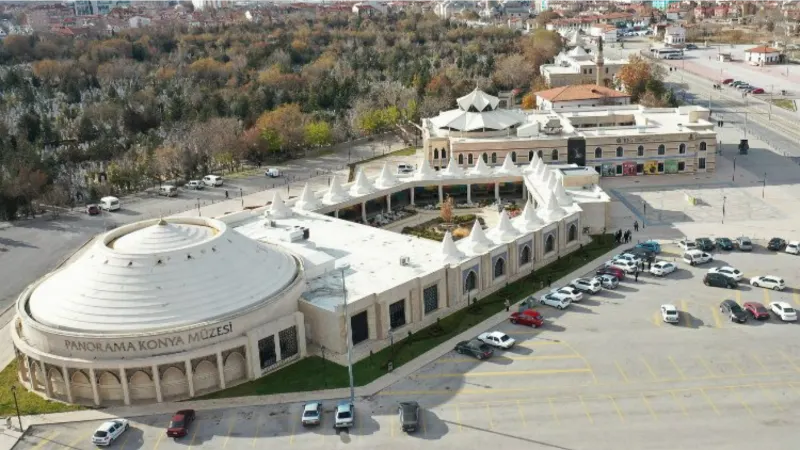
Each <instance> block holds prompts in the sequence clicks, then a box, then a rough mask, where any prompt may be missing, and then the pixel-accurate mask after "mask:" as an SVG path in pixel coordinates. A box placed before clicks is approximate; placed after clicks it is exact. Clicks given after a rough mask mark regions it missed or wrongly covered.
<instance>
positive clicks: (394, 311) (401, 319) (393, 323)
mask: <svg viewBox="0 0 800 450" xmlns="http://www.w3.org/2000/svg"><path fill="white" fill-rule="evenodd" d="M405 324H406V299H403V300H400V301H399V302H394V303H392V304H391V305H389V328H392V329H394V328H398V327H402V326H403V325H405Z"/></svg>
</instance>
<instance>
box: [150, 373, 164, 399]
mask: <svg viewBox="0 0 800 450" xmlns="http://www.w3.org/2000/svg"><path fill="white" fill-rule="evenodd" d="M150 370H152V371H153V384H155V386H156V401H157V402H158V403H161V402H163V401H164V397H162V396H161V374H160V373H158V366H153V367H151V369H150Z"/></svg>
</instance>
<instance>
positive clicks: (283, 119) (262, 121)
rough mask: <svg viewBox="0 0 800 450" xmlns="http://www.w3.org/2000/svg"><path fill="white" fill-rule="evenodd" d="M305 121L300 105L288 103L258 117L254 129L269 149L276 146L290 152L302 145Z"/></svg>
mask: <svg viewBox="0 0 800 450" xmlns="http://www.w3.org/2000/svg"><path fill="white" fill-rule="evenodd" d="M306 121H307V117H306V115H305V114H303V112H302V111H300V105H298V104H297V103H289V104H286V105H281V106H279V107H277V108H276V109H274V110H272V111H267V112H265V113H264V114H262V115H261V116H259V118H258V120H256V128H258V129H259V130H260V132H261V135H262V138H264V139H265V140H266V141H267V142H268V145H269V147H270V148H271V149H273V150H274V149H275V145H276V144H277V146H278V148H279V149H280V150H282V151H289V152H291V151H295V150H297V149H299V148H300V147H301V146H302V145H303V138H304V133H305V124H306Z"/></svg>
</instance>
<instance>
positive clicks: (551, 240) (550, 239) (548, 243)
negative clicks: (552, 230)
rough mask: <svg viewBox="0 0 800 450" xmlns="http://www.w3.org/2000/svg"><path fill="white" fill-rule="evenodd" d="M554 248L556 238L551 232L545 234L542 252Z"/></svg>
mask: <svg viewBox="0 0 800 450" xmlns="http://www.w3.org/2000/svg"><path fill="white" fill-rule="evenodd" d="M555 249H556V238H555V236H553V235H552V234H549V235H547V238H546V239H545V241H544V252H545V253H550V252H552V251H554V250H555Z"/></svg>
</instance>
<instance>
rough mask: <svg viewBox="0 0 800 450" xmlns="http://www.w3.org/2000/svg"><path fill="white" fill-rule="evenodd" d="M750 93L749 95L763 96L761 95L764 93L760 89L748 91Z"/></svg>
mask: <svg viewBox="0 0 800 450" xmlns="http://www.w3.org/2000/svg"><path fill="white" fill-rule="evenodd" d="M750 93H751V94H763V93H764V89H762V88H755V89H753V90H752V91H750Z"/></svg>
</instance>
